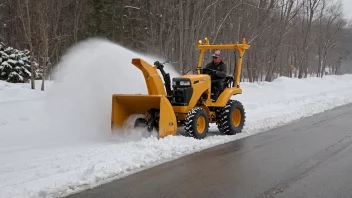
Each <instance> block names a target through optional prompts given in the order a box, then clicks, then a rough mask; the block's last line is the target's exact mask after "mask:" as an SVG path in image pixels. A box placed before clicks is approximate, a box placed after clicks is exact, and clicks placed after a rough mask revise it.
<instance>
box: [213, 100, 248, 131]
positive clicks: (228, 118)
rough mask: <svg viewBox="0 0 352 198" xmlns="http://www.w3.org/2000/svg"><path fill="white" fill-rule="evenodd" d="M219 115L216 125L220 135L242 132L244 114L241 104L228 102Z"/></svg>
mask: <svg viewBox="0 0 352 198" xmlns="http://www.w3.org/2000/svg"><path fill="white" fill-rule="evenodd" d="M219 113H220V115H219V118H220V121H219V123H218V128H219V130H220V132H221V133H224V134H226V135H234V134H236V133H241V132H242V129H243V127H244V122H245V119H246V113H245V111H244V108H243V105H242V103H241V102H239V101H237V100H229V101H228V102H227V104H226V106H225V107H223V108H222V109H221V110H220V111H219Z"/></svg>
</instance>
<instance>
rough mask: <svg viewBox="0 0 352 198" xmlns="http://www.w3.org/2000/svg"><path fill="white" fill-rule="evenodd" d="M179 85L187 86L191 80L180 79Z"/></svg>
mask: <svg viewBox="0 0 352 198" xmlns="http://www.w3.org/2000/svg"><path fill="white" fill-rule="evenodd" d="M180 85H183V86H189V85H191V82H190V81H180Z"/></svg>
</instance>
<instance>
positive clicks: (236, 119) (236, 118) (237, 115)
mask: <svg viewBox="0 0 352 198" xmlns="http://www.w3.org/2000/svg"><path fill="white" fill-rule="evenodd" d="M241 119H242V117H241V111H240V110H239V109H235V110H234V111H233V112H232V124H233V125H234V126H235V127H238V126H240V124H241Z"/></svg>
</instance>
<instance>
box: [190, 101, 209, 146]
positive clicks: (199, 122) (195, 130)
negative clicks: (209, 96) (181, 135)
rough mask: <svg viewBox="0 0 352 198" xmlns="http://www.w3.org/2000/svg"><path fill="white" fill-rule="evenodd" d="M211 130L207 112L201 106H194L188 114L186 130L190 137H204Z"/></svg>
mask: <svg viewBox="0 0 352 198" xmlns="http://www.w3.org/2000/svg"><path fill="white" fill-rule="evenodd" d="M208 130H209V117H208V114H207V112H206V111H205V110H204V109H203V108H200V107H196V108H193V109H192V110H190V111H189V112H188V114H187V116H186V120H185V132H186V135H187V136H189V137H194V138H196V139H203V138H205V136H206V135H207V133H208Z"/></svg>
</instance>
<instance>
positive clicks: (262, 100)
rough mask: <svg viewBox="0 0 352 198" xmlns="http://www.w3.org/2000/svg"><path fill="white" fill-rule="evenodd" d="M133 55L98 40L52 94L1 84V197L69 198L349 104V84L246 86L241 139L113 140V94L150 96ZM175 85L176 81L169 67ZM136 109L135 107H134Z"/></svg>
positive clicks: (71, 61)
mask: <svg viewBox="0 0 352 198" xmlns="http://www.w3.org/2000/svg"><path fill="white" fill-rule="evenodd" d="M132 58H142V59H144V60H146V61H147V62H149V63H151V64H152V63H153V62H154V61H156V60H159V61H163V60H161V59H160V58H157V57H150V56H145V55H140V54H136V53H134V52H131V51H129V50H127V49H125V48H122V47H120V46H118V45H115V44H113V43H110V42H108V41H103V40H98V39H93V40H89V41H86V42H84V43H80V44H79V45H77V46H75V47H74V48H73V49H71V50H70V51H69V52H68V54H67V55H66V56H65V57H64V60H63V62H61V63H60V67H59V68H60V69H59V71H58V75H57V76H56V78H55V83H52V82H50V83H48V84H47V86H46V91H45V92H42V91H39V90H40V81H38V82H36V87H37V90H31V89H30V84H10V83H6V82H3V81H0V112H1V114H0V137H1V138H0V197H1V198H6V197H11V198H14V197H62V196H66V195H68V194H71V193H75V192H78V191H81V190H85V189H88V188H92V187H94V186H97V185H99V184H102V183H106V182H108V181H111V180H113V179H117V178H121V177H124V176H127V175H129V174H132V173H134V172H136V171H140V170H143V169H146V168H149V167H152V166H155V165H157V164H160V163H164V162H167V161H170V160H173V159H176V158H179V157H181V156H184V155H188V154H191V153H194V152H198V151H201V150H203V149H206V148H209V147H213V146H215V145H219V144H223V143H226V142H230V141H233V140H236V139H239V138H243V137H246V136H250V135H253V134H256V133H259V132H262V131H264V130H267V129H269V128H272V127H277V126H278V125H281V124H285V123H288V122H291V121H293V120H296V119H299V118H302V117H306V116H310V115H313V114H315V113H319V112H323V111H324V110H327V109H331V108H334V107H336V106H340V105H343V104H347V103H351V102H352V75H343V76H325V77H324V78H322V79H321V78H308V79H301V80H299V79H290V78H284V77H280V78H278V79H276V80H275V81H274V82H271V83H252V84H251V83H242V84H241V87H242V88H243V94H242V95H239V96H235V97H234V99H238V100H240V101H241V102H242V103H243V105H244V107H245V108H246V112H247V121H246V126H245V128H244V132H243V133H242V134H238V135H235V136H224V135H220V134H219V133H218V132H217V131H216V126H212V131H211V133H209V134H208V136H207V138H206V139H204V140H195V139H193V138H187V137H183V136H174V137H173V136H169V137H166V138H163V139H157V138H156V137H154V136H149V137H146V138H143V137H144V136H146V134H145V133H143V132H140V131H134V132H130V134H129V135H128V134H125V135H121V136H119V137H111V135H110V108H111V95H112V94H113V93H146V86H145V82H144V78H143V75H142V74H141V72H140V71H139V70H138V69H137V68H135V67H134V66H133V65H132V64H131V59H132ZM166 70H167V71H168V72H171V76H176V75H177V73H176V72H175V71H174V70H172V69H171V66H170V67H168V65H166ZM136 105H138V104H136Z"/></svg>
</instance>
